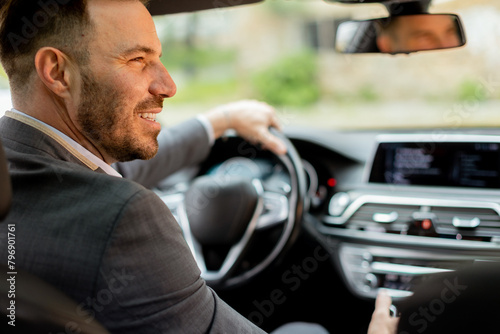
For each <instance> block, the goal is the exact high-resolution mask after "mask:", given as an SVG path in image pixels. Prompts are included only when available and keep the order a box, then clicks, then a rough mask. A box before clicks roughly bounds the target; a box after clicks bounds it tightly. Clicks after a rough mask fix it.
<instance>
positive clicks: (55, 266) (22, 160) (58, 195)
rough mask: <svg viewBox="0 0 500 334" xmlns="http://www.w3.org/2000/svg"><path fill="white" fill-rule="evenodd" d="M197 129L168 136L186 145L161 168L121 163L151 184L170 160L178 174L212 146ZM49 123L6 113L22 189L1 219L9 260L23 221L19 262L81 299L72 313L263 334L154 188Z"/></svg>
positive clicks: (108, 320) (160, 327) (1, 248)
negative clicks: (197, 256) (112, 168)
mask: <svg viewBox="0 0 500 334" xmlns="http://www.w3.org/2000/svg"><path fill="white" fill-rule="evenodd" d="M193 122H196V121H193ZM196 126H200V127H201V125H200V124H198V125H195V124H194V123H193V124H191V125H189V124H186V125H184V129H182V131H184V133H181V134H179V132H177V135H174V134H175V131H174V132H171V133H170V134H167V135H166V137H165V138H167V139H168V136H172V137H173V139H174V140H175V139H177V140H178V141H182V142H183V145H182V146H183V149H177V148H175V151H173V150H168V152H167V151H163V150H162V153H161V154H160V155H159V156H158V157H157V159H156V160H155V161H153V162H156V163H157V164H158V165H159V166H158V165H155V164H153V165H147V164H143V163H142V162H135V163H132V164H131V165H121V166H118V167H117V168H118V169H119V170H120V171H121V172H123V173H124V174H125V175H126V176H130V177H135V178H136V179H138V180H139V181H141V182H142V183H144V184H147V185H148V184H150V183H151V182H154V179H157V178H161V175H163V174H166V173H165V171H163V172H160V171H161V170H162V169H163V168H164V166H168V168H166V169H167V174H168V172H170V171H172V170H175V169H176V168H178V167H179V166H180V165H182V164H186V163H188V162H194V161H196V159H198V158H197V157H192V155H193V154H194V155H198V154H199V155H200V156H202V157H203V156H204V154H206V153H207V152H208V150H209V148H208V145H207V144H203V141H202V140H200V138H199V137H192V136H191V135H190V134H189V133H190V132H189V129H193V130H192V132H193V131H194V132H197V131H199V130H200V129H199V128H196ZM179 129H180V128H179ZM42 130H43V129H40V128H38V129H37V128H35V127H33V125H30V124H26V122H24V121H23V120H16V119H12V118H8V117H3V118H2V119H0V136H1V137H2V141H3V143H4V147H5V151H6V155H7V158H8V160H9V169H10V172H11V175H12V185H13V193H14V197H13V203H12V210H11V212H10V214H9V215H8V217H7V219H6V221H5V222H3V223H2V224H0V257H2V258H3V259H6V256H7V224H15V225H16V266H17V267H18V268H20V269H25V270H27V271H29V272H32V273H34V274H36V275H38V276H39V277H41V278H43V279H45V280H46V281H48V282H49V283H51V284H53V285H55V286H56V287H58V288H59V289H60V290H62V291H63V292H65V293H66V294H68V295H69V296H70V297H72V298H73V299H74V300H75V301H77V303H79V306H78V308H77V309H76V310H70V311H71V312H76V313H78V314H80V315H82V314H83V315H84V316H85V317H86V319H87V320H88V321H92V319H93V318H94V317H95V318H96V319H97V320H99V321H100V322H101V323H102V324H103V325H104V326H105V327H106V328H107V329H108V330H109V331H110V332H112V333H120V334H125V333H155V334H156V333H189V334H194V333H262V331H261V330H260V329H259V328H257V327H256V326H254V325H253V324H252V323H250V322H249V321H247V320H246V319H245V318H244V317H242V316H241V315H240V314H238V313H237V312H236V311H234V310H233V309H231V308H230V307H229V306H228V305H227V304H226V303H224V302H223V301H222V300H221V299H220V298H219V297H218V296H217V295H216V294H215V292H214V291H212V290H211V289H210V288H209V287H207V286H206V284H205V282H204V281H203V280H202V279H201V278H200V271H199V270H198V268H197V266H196V263H195V261H194V259H193V257H192V256H191V253H190V250H189V248H188V247H187V245H186V243H185V241H184V239H183V237H182V231H181V229H180V228H179V226H178V224H177V222H176V221H175V219H174V218H173V217H172V215H171V213H170V211H169V210H168V208H167V207H166V206H165V205H164V203H163V202H162V201H161V200H160V199H159V198H158V197H157V196H156V195H155V194H154V193H153V192H151V191H150V190H148V189H146V188H145V187H143V186H141V185H139V184H138V183H136V182H133V181H130V180H127V179H120V178H117V177H113V176H109V175H107V174H105V173H103V172H102V170H100V169H98V168H97V167H96V166H92V164H89V163H88V161H85V159H82V157H81V156H79V155H78V154H75V152H70V151H71V150H68V148H67V147H64V145H63V144H62V143H61V142H60V141H58V140H57V138H55V137H54V136H52V135H51V134H50V133H47V132H46V131H42ZM182 131H181V132H182ZM192 132H191V133H192ZM190 138H191V139H192V138H195V139H194V140H191V139H190ZM205 139H206V138H205ZM177 144H178V143H175V145H177ZM171 148H172V147H171ZM94 167H95V168H94ZM93 169H94V170H93ZM149 176H154V177H149ZM85 312H87V313H85Z"/></svg>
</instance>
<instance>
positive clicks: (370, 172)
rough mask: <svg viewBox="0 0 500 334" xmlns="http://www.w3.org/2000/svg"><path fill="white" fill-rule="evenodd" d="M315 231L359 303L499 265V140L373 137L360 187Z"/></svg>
mask: <svg viewBox="0 0 500 334" xmlns="http://www.w3.org/2000/svg"><path fill="white" fill-rule="evenodd" d="M318 229H319V230H320V232H321V233H322V234H323V235H325V236H326V238H327V239H328V240H329V242H330V244H333V245H335V247H336V248H337V249H336V254H337V262H338V265H339V267H340V269H341V272H342V273H343V276H344V278H345V281H346V284H347V286H348V287H349V288H350V289H351V290H352V292H353V293H354V294H356V295H358V296H360V297H369V298H374V297H375V296H376V294H377V291H378V289H379V288H386V289H388V291H389V294H390V295H392V296H393V297H394V298H404V297H407V296H410V295H411V294H412V290H413V289H414V287H415V285H417V284H419V283H421V282H422V281H423V280H425V279H427V278H428V277H429V275H433V274H437V273H442V272H447V271H453V270H456V269H458V268H459V267H461V266H464V265H470V264H472V263H475V262H479V261H500V137H497V136H468V135H446V136H443V137H441V138H433V137H432V136H431V135H393V136H381V137H379V138H378V140H377V144H376V147H375V149H374V151H373V155H372V157H371V159H370V161H369V163H368V164H367V166H366V171H365V179H364V182H363V186H360V187H358V188H356V189H351V190H349V191H345V192H339V193H336V194H335V195H334V196H333V197H332V199H331V200H330V203H329V210H328V215H326V216H324V217H323V220H322V222H321V224H319V226H318Z"/></svg>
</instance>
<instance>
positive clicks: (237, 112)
mask: <svg viewBox="0 0 500 334" xmlns="http://www.w3.org/2000/svg"><path fill="white" fill-rule="evenodd" d="M206 117H207V118H208V120H209V121H210V123H211V124H212V127H213V129H214V135H215V138H218V137H220V136H222V135H223V134H224V132H225V131H226V130H228V129H233V130H235V131H236V132H237V133H238V134H239V135H240V136H241V137H243V138H244V139H245V140H247V141H249V142H250V143H252V144H261V145H262V147H263V148H266V149H268V150H270V151H272V152H273V153H275V154H278V155H281V154H285V153H286V150H287V149H286V146H285V144H284V143H283V142H282V141H281V140H280V139H278V138H277V137H276V136H274V135H273V134H271V133H270V132H269V127H274V128H276V129H278V130H281V126H280V124H279V121H278V117H277V116H276V111H275V110H274V108H273V107H271V106H270V105H268V104H266V103H264V102H259V101H254V100H243V101H238V102H233V103H229V104H225V105H222V106H219V107H217V108H214V109H212V110H210V111H209V112H208V113H207V114H206Z"/></svg>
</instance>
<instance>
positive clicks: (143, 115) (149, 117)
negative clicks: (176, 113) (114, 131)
mask: <svg viewBox="0 0 500 334" xmlns="http://www.w3.org/2000/svg"><path fill="white" fill-rule="evenodd" d="M156 115H157V114H155V113H151V112H149V113H139V117H141V118H144V119H147V120H148V121H152V122H156Z"/></svg>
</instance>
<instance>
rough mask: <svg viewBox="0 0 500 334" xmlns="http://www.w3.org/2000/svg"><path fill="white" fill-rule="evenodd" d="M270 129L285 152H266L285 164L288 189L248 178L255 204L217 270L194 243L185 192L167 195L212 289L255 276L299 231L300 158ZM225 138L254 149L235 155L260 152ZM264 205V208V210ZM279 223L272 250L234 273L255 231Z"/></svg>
mask: <svg viewBox="0 0 500 334" xmlns="http://www.w3.org/2000/svg"><path fill="white" fill-rule="evenodd" d="M271 131H272V132H273V134H274V135H276V136H277V137H279V138H280V139H281V140H282V141H283V142H284V143H285V144H286V146H287V153H286V154H285V155H281V156H278V155H275V154H272V153H270V152H269V153H268V154H271V156H273V157H275V158H276V159H277V161H279V163H280V164H281V165H282V166H284V167H285V169H286V172H287V174H288V175H289V177H290V191H289V193H288V194H287V196H285V195H283V194H282V193H277V192H273V191H270V190H269V189H264V185H263V181H262V180H259V179H253V180H252V181H251V183H252V186H253V187H254V189H255V192H256V194H257V203H256V205H255V208H254V211H253V214H252V217H251V219H250V222H249V223H248V225H247V227H246V229H245V231H244V233H243V235H242V236H241V238H239V239H238V241H237V242H236V243H235V244H234V245H232V246H231V247H230V249H229V251H228V253H227V256H226V258H225V259H224V261H223V263H222V265H221V266H220V268H219V269H217V270H214V269H208V268H207V266H206V260H205V256H204V252H203V247H204V246H203V245H202V244H201V243H200V242H198V240H197V239H196V237H195V236H194V234H193V231H192V226H191V225H190V222H189V218H188V210H186V201H185V199H186V192H187V191H186V192H184V193H182V194H177V198H176V199H175V201H173V200H172V199H173V197H172V196H171V197H170V200H169V202H170V203H167V205H168V206H169V207H170V209H171V211H172V212H173V213H175V214H174V215H175V216H176V218H177V219H178V222H179V224H180V226H181V228H182V230H183V233H184V237H185V239H186V242H187V244H188V246H189V248H190V249H191V252H192V253H193V256H194V258H195V260H196V262H197V264H198V267H199V269H200V271H201V276H202V277H203V278H204V279H205V281H206V282H207V284H208V285H209V286H211V287H213V288H219V289H223V288H228V287H234V286H237V285H241V284H244V283H246V282H248V281H250V280H251V279H253V278H254V277H256V276H258V275H259V274H260V273H261V272H263V271H264V270H265V269H266V268H268V267H270V266H271V264H272V263H274V262H275V261H276V260H277V259H278V258H279V257H280V256H281V255H282V254H283V253H284V251H285V250H286V249H287V248H288V247H289V246H291V244H293V242H294V241H295V239H296V237H297V234H298V232H299V230H300V223H301V220H302V217H303V213H304V208H305V206H306V205H307V203H306V202H305V200H306V196H305V194H306V180H305V173H304V169H303V166H302V162H301V158H300V156H299V154H298V153H297V151H296V150H295V148H294V146H293V144H292V143H291V142H290V141H289V140H288V138H286V137H285V136H284V135H283V134H282V133H280V132H278V131H275V130H274V129H272V130H271ZM225 140H226V141H228V140H237V141H241V143H240V146H239V147H241V144H243V143H244V144H247V145H250V148H254V149H255V150H257V151H254V150H248V149H245V150H242V149H238V150H237V151H238V152H233V153H234V156H235V157H236V156H244V155H243V154H242V152H246V153H248V152H252V153H255V152H259V151H260V152H261V151H262V150H261V149H260V148H258V147H256V146H254V145H252V144H249V143H247V142H244V140H243V139H241V138H239V137H236V136H231V137H228V138H226V139H225ZM220 145H224V143H223V142H222V143H220ZM200 177H203V175H200ZM285 197H286V199H285ZM269 207H272V208H274V209H275V210H274V211H273V210H267V209H268V208H269ZM284 207H286V212H283V211H284V210H283V208H284ZM264 208H267V209H266V210H264ZM265 211H266V212H265ZM264 212H265V213H264ZM285 215H286V217H285ZM281 224H283V228H282V232H281V235H280V236H279V238H278V241H277V242H276V244H275V245H273V247H272V251H271V252H270V253H269V254H268V255H267V256H265V258H264V259H263V260H262V261H260V262H259V263H258V264H257V265H254V266H252V267H251V268H250V269H248V270H243V271H241V272H239V273H237V274H234V272H235V271H236V269H237V268H238V266H239V265H240V264H241V262H242V260H243V259H244V257H245V253H246V252H247V250H248V248H249V246H250V245H251V243H252V239H253V236H254V234H255V233H256V231H259V230H263V229H268V228H270V227H272V226H277V225H281Z"/></svg>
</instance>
